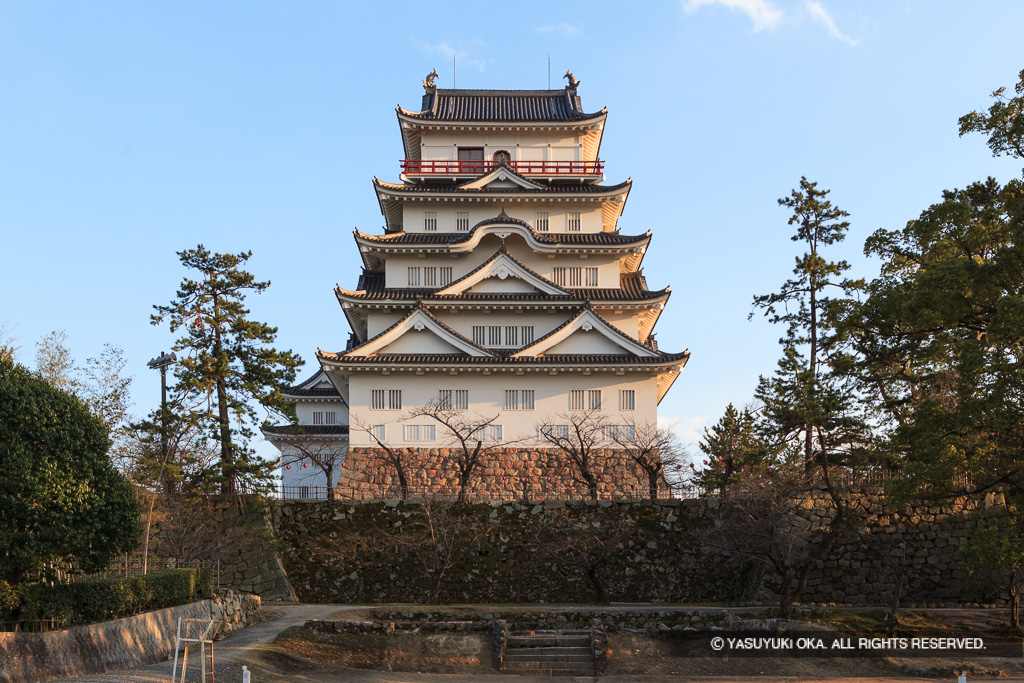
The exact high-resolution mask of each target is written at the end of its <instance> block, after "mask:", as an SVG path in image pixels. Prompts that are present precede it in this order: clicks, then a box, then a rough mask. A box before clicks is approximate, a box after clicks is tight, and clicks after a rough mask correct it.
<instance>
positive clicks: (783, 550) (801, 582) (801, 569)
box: [707, 467, 843, 620]
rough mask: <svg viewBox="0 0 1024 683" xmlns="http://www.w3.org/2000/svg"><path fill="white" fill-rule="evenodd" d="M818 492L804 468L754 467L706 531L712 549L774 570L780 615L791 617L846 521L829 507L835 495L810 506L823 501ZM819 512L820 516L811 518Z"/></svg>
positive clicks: (781, 616)
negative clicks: (814, 507) (776, 577)
mask: <svg viewBox="0 0 1024 683" xmlns="http://www.w3.org/2000/svg"><path fill="white" fill-rule="evenodd" d="M818 491H819V490H818V489H817V488H816V487H815V486H814V485H813V484H811V483H809V482H808V480H807V478H806V477H805V476H804V473H803V471H802V470H801V468H800V467H794V468H793V469H792V470H788V469H778V468H770V467H762V468H758V469H754V470H751V471H749V472H748V473H747V474H746V475H745V476H744V477H743V478H742V479H741V480H740V481H739V482H737V483H736V484H734V485H733V495H732V496H731V497H730V498H728V499H725V500H723V505H722V507H720V508H719V510H720V514H719V518H718V520H717V524H716V525H715V526H714V527H713V528H711V529H709V530H708V533H707V542H708V544H709V545H710V546H711V547H715V548H718V549H720V550H725V551H728V552H732V553H735V554H737V555H739V556H741V557H746V558H748V559H750V560H752V561H754V562H756V563H758V564H761V565H763V566H764V567H765V568H767V569H772V570H774V571H775V573H776V574H777V575H778V578H779V607H778V616H779V618H781V619H787V620H788V619H789V617H790V613H791V610H792V605H793V603H794V602H796V601H798V600H799V599H800V595H801V594H802V593H803V591H804V588H805V587H806V585H807V578H808V576H809V574H810V571H811V569H812V568H813V567H814V565H815V563H816V562H817V560H819V559H821V558H823V557H824V556H825V555H826V554H827V553H828V552H829V550H830V549H831V548H832V547H833V545H834V544H835V541H836V539H837V538H838V536H839V534H840V532H841V531H842V530H843V520H842V519H839V518H838V517H839V515H837V511H836V510H835V508H834V507H832V506H831V505H830V503H831V502H832V497H831V495H829V496H821V497H818V501H820V504H821V505H824V506H827V507H826V508H825V509H819V510H812V509H808V503H809V502H812V501H814V502H818V501H815V493H816V492H818ZM815 514H819V515H821V517H820V519H818V520H814V519H811V517H810V516H811V515H815ZM759 575H760V574H759Z"/></svg>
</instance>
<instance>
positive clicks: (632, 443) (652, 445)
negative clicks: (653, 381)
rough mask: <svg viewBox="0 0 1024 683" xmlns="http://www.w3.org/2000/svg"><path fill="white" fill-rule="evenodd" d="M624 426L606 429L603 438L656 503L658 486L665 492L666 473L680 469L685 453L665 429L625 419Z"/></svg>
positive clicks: (667, 486) (667, 484) (676, 439)
mask: <svg viewBox="0 0 1024 683" xmlns="http://www.w3.org/2000/svg"><path fill="white" fill-rule="evenodd" d="M625 422H626V424H624V425H614V426H607V427H606V428H605V432H606V436H607V437H608V439H609V440H610V441H612V442H613V443H614V444H615V445H616V446H618V448H620V449H621V450H622V453H623V454H624V455H626V456H627V457H629V459H630V460H632V461H633V462H634V463H636V465H637V467H639V468H640V469H641V470H642V471H643V472H644V474H645V475H646V476H647V495H648V496H649V497H650V499H651V500H657V499H658V494H659V492H660V490H661V487H662V486H665V487H666V488H669V483H668V479H667V477H666V472H667V471H671V470H672V469H673V468H676V467H678V468H680V469H682V464H683V460H685V459H686V451H685V450H684V449H683V447H682V445H681V444H680V443H679V438H678V437H677V436H676V433H675V432H674V431H672V430H671V429H668V428H667V427H659V426H658V425H657V424H652V423H650V422H645V421H644V422H637V421H636V420H634V419H633V418H627V419H626V420H625Z"/></svg>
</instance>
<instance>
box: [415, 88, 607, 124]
mask: <svg viewBox="0 0 1024 683" xmlns="http://www.w3.org/2000/svg"><path fill="white" fill-rule="evenodd" d="M421 106H422V109H423V110H422V111H419V112H411V111H403V112H402V113H403V114H405V115H406V116H411V117H414V118H420V119H431V120H436V121H579V120H582V119H591V118H595V117H597V116H600V115H601V114H603V113H604V112H597V113H593V114H586V113H583V110H582V104H581V102H580V98H579V96H577V95H575V94H570V92H569V90H568V89H563V90H441V89H438V90H435V91H433V92H428V93H427V94H425V95H424V96H423V103H422V105H421Z"/></svg>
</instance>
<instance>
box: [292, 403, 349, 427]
mask: <svg viewBox="0 0 1024 683" xmlns="http://www.w3.org/2000/svg"><path fill="white" fill-rule="evenodd" d="M332 410H333V411H334V412H336V413H337V414H338V417H337V424H340V425H343V424H348V408H347V407H346V406H345V402H344V401H342V400H341V399H322V400H315V401H314V400H312V399H303V400H298V401H296V402H295V414H296V415H297V416H298V418H299V424H300V425H311V424H313V413H314V412H322V411H332Z"/></svg>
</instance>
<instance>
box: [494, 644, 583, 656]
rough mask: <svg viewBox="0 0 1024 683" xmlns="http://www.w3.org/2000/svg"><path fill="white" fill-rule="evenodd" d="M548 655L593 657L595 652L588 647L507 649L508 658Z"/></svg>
mask: <svg viewBox="0 0 1024 683" xmlns="http://www.w3.org/2000/svg"><path fill="white" fill-rule="evenodd" d="M548 655H565V656H573V657H575V656H582V657H593V656H594V651H593V650H592V649H591V648H590V647H589V646H588V647H516V648H512V649H509V648H505V656H506V657H515V658H516V659H524V658H529V657H546V656H548Z"/></svg>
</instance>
